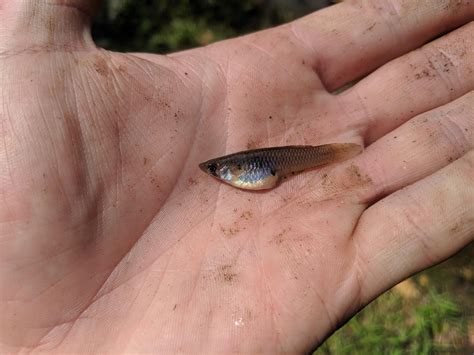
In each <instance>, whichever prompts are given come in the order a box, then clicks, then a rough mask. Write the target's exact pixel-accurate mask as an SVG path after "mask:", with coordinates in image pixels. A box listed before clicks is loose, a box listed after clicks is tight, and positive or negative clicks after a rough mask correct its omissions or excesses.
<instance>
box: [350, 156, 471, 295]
mask: <svg viewBox="0 0 474 355" xmlns="http://www.w3.org/2000/svg"><path fill="white" fill-rule="evenodd" d="M473 176H474V151H471V152H469V153H468V154H466V155H465V156H463V157H462V158H461V159H459V160H457V161H455V162H453V163H452V164H450V165H449V166H447V167H445V168H443V169H442V170H440V171H438V172H437V173H435V174H433V175H430V176H429V177H427V178H425V179H423V180H421V181H419V182H417V183H415V184H414V185H411V186H409V187H407V188H405V189H403V190H399V191H397V192H396V193H394V194H392V195H390V196H388V197H386V198H385V199H383V200H381V201H379V202H378V203H377V204H375V205H373V206H372V207H370V208H369V209H368V210H366V212H365V213H364V214H363V215H362V217H361V219H360V220H359V223H358V226H357V228H356V230H355V234H354V243H355V246H356V253H357V258H356V260H357V261H356V266H357V267H356V270H357V276H358V279H359V281H360V289H361V302H362V303H363V304H365V303H368V302H369V301H370V300H372V299H373V298H374V297H376V296H377V295H378V294H380V293H381V292H383V291H384V290H386V289H387V288H389V287H391V286H392V285H394V284H396V283H397V282H399V281H400V280H402V279H404V278H406V277H408V276H409V275H411V274H413V273H415V272H417V271H419V270H422V269H423V268H426V267H428V266H431V265H434V264H436V263H438V262H440V261H442V260H444V259H445V258H447V257H449V256H451V255H453V254H454V253H455V252H457V251H458V250H460V249H461V248H462V247H464V246H466V245H467V244H468V243H470V242H472V241H473V240H474V185H473V184H472V181H473Z"/></svg>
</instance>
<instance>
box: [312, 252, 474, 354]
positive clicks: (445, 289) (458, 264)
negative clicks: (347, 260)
mask: <svg viewBox="0 0 474 355" xmlns="http://www.w3.org/2000/svg"><path fill="white" fill-rule="evenodd" d="M473 257H474V245H473V244H471V245H470V246H468V247H467V248H465V249H464V250H463V251H461V252H460V253H459V254H458V255H456V256H454V257H453V258H451V259H449V260H447V261H445V262H443V263H441V264H439V265H437V266H435V267H432V268H430V269H428V270H425V271H423V272H421V273H419V274H417V275H415V276H413V277H411V278H409V279H408V280H405V281H403V282H402V283H400V284H399V285H397V286H395V287H394V288H392V289H391V290H389V291H387V292H386V293H384V294H383V295H382V296H380V297H379V298H377V299H376V300H375V301H373V302H372V303H371V304H369V305H368V306H367V307H366V308H365V309H364V310H362V311H361V312H359V314H357V315H356V316H355V317H354V318H352V319H351V320H350V321H349V322H348V323H347V324H346V325H345V326H344V327H342V328H341V329H339V330H338V331H337V332H335V333H334V334H333V335H332V336H331V337H330V338H329V339H328V340H327V341H326V342H325V343H324V344H323V345H322V346H321V347H320V348H319V349H318V350H317V351H315V352H314V354H317V355H321V354H368V353H370V354H372V353H374V354H441V353H442V354H472V353H474V302H473V300H474V287H473V282H474V270H473Z"/></svg>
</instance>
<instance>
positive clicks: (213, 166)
mask: <svg viewBox="0 0 474 355" xmlns="http://www.w3.org/2000/svg"><path fill="white" fill-rule="evenodd" d="M207 170H209V172H210V173H211V174H212V175H214V176H217V174H216V170H217V164H215V163H212V164H208V165H207Z"/></svg>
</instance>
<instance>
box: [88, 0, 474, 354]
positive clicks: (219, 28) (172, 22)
mask: <svg viewBox="0 0 474 355" xmlns="http://www.w3.org/2000/svg"><path fill="white" fill-rule="evenodd" d="M413 1H415V0H413ZM332 2H338V1H330V0H320V1H317V0H313V1H312V0H293V1H291V0H239V1H237V0H231V1H217V0H193V1H190V0H173V1H169V0H160V1H159V0H143V1H137V0H134V1H132V0H109V1H105V0H104V1H103V6H102V9H101V11H100V13H99V14H98V16H97V18H96V20H95V24H94V26H93V36H94V39H95V40H96V43H97V44H98V45H99V46H101V47H104V48H107V49H111V50H117V51H130V52H154V53H169V52H172V51H177V50H181V49H188V48H191V47H195V46H201V45H206V44H209V43H212V42H214V41H217V40H220V39H224V38H229V37H233V36H237V35H241V34H245V33H249V32H253V31H257V30H259V29H263V28H267V27H271V26H275V25H278V24H281V23H284V22H288V21H291V20H293V19H295V18H297V17H300V16H303V15H305V14H308V13H310V12H312V11H315V10H317V9H320V8H322V7H324V6H328V5H330V4H331V3H332ZM473 282H474V245H472V244H471V245H470V246H469V247H468V248H466V249H465V250H464V251H462V252H461V253H460V254H458V255H456V256H455V257H454V258H451V259H450V260H448V261H446V262H444V263H442V264H440V265H438V266H435V267H433V268H431V269H429V270H426V271H424V272H421V273H419V274H417V275H415V276H413V277H411V278H410V279H408V280H406V281H404V282H402V283H400V284H398V285H397V286H395V287H394V288H392V289H391V290H389V291H388V292H386V293H385V294H384V295H382V296H381V297H379V298H378V299H377V300H376V301H374V302H373V303H372V304H370V305H369V306H368V307H366V308H365V309H364V310H363V311H361V312H360V313H359V314H358V315H357V316H355V317H354V318H353V319H352V320H350V321H349V322H348V323H347V324H346V325H345V326H344V327H342V328H341V329H340V330H339V331H337V332H336V333H335V334H334V335H333V336H332V337H330V338H329V339H328V340H327V341H326V342H325V343H324V344H323V346H321V347H320V348H319V349H318V350H317V352H316V353H317V354H405V353H409V354H433V353H443V354H474V302H473V300H474V286H473Z"/></svg>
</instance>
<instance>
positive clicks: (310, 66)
mask: <svg viewBox="0 0 474 355" xmlns="http://www.w3.org/2000/svg"><path fill="white" fill-rule="evenodd" d="M39 3H40V2H37V1H30V2H28V1H19V0H18V1H17V0H12V1H8V2H7V1H3V2H0V18H1V21H0V50H1V55H0V77H1V86H0V99H1V105H0V138H1V139H0V143H1V144H0V198H1V202H0V242H1V248H0V253H1V254H0V276H1V279H0V281H1V285H2V288H1V299H0V307H1V310H0V314H1V315H2V318H3V319H2V322H0V327H1V328H0V344H1V350H2V351H6V352H12V353H15V352H19V351H39V350H50V351H56V352H59V353H64V352H87V351H89V352H90V351H94V352H106V351H108V352H179V351H180V352H207V353H211V352H230V351H233V352H246V353H247V352H261V351H268V352H271V353H274V352H303V351H308V350H309V349H311V348H312V347H314V346H316V345H317V344H319V343H320V342H321V341H323V340H324V339H325V338H326V337H327V336H328V335H330V334H331V332H333V331H334V330H335V329H337V327H338V326H340V325H341V323H342V322H344V321H345V320H347V319H348V318H349V317H351V315H353V314H354V313H355V312H356V311H357V310H359V309H360V308H361V307H363V306H364V305H365V304H367V303H368V302H370V301H371V300H372V299H374V298H375V297H377V296H378V295H379V294H380V293H382V292H383V291H384V290H386V289H387V288H389V287H391V286H392V285H394V284H396V283H397V282H399V281H400V280H402V279H404V278H406V277H408V276H409V275H410V274H413V273H414V272H416V271H418V270H421V269H423V268H426V267H428V266H430V265H433V264H435V263H437V262H439V261H441V260H443V259H445V258H447V257H449V256H450V255H452V254H454V253H455V252H456V251H458V250H459V249H461V248H462V247H464V246H466V245H467V244H469V243H470V242H471V241H472V239H473V230H474V218H473V217H474V207H473V205H474V202H473V201H474V191H473V186H472V177H473V174H474V152H473V151H472V149H473V144H474V120H473V119H472V117H473V115H474V93H473V91H472V90H473V88H474V75H473V71H474V52H473V51H472V48H474V23H472V22H471V23H469V22H470V21H472V20H473V18H474V2H472V1H439V0H432V1H425V2H423V3H422V4H420V3H418V2H416V1H406V0H405V1H403V0H393V1H382V2H381V1H366V2H364V4H363V5H360V3H361V2H358V1H348V2H345V3H343V4H340V5H336V6H334V7H332V8H329V9H327V10H324V11H321V12H317V13H314V14H312V15H310V16H308V17H305V18H303V19H300V20H298V21H296V22H293V23H290V24H287V25H284V26H281V27H278V28H274V29H271V30H267V31H263V32H259V33H255V34H252V35H249V36H246V37H242V38H237V39H233V40H229V41H225V42H221V43H217V44H215V45H211V46H208V47H205V48H199V49H195V50H190V51H186V52H182V53H176V54H173V55H171V56H158V55H151V54H123V53H113V52H109V51H105V50H102V49H98V48H96V47H95V45H94V44H93V42H92V40H91V38H90V34H89V22H90V17H91V14H92V13H93V12H94V9H93V7H94V6H93V4H92V3H89V2H88V1H86V0H83V1H80V0H75V1H73V0H70V1H59V0H55V1H50V2H49V3H50V4H49V5H47V4H44V3H42V4H39ZM453 29H455V30H453ZM450 30H453V31H452V32H451V33H448V34H445V35H442V36H441V34H442V33H446V32H449V31H450ZM436 37H439V38H437V39H436V40H434V41H432V42H430V41H431V39H433V38H436ZM426 42H429V43H427V44H426V45H424V46H423V47H422V45H423V44H424V43H426ZM379 67H380V68H379ZM376 68H379V69H378V70H376V71H375V72H373V71H374V70H375V69H376ZM371 72H372V73H371ZM368 73H371V74H370V75H368V76H367V77H366V78H365V79H363V80H362V81H360V82H358V83H357V84H356V85H355V86H353V87H351V88H349V89H347V90H345V91H343V92H339V93H338V94H335V93H332V94H330V93H329V92H333V91H334V90H335V89H337V88H340V87H342V86H343V85H345V84H347V83H349V82H351V81H353V80H354V79H357V78H359V77H361V76H364V75H366V74H368ZM328 142H355V143H363V144H364V145H365V146H366V150H365V151H364V152H363V153H362V154H361V155H359V156H357V157H356V158H354V159H352V160H350V161H346V162H343V163H340V164H335V165H332V166H328V167H325V168H323V169H320V170H314V171H311V172H308V173H304V174H301V175H299V176H295V177H293V178H290V179H288V180H287V181H285V182H284V183H282V184H281V185H280V186H279V187H278V188H276V189H274V190H271V191H269V192H265V193H252V192H244V191H240V190H237V189H234V188H232V187H230V186H228V185H226V184H222V183H219V182H218V181H216V180H215V179H212V178H211V177H209V176H207V175H205V174H203V173H202V172H200V171H199V168H198V164H199V163H200V162H202V161H205V160H207V159H209V158H212V157H215V156H219V155H224V154H226V153H231V152H234V151H238V150H242V149H247V148H255V147H265V146H275V145H285V144H323V143H328Z"/></svg>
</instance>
